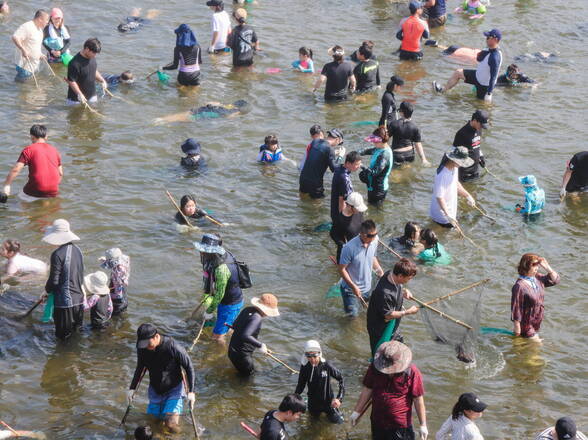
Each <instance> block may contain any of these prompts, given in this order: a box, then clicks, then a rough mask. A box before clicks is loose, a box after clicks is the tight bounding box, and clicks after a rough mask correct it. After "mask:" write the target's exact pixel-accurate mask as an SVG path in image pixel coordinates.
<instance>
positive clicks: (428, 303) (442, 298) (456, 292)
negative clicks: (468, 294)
mask: <svg viewBox="0 0 588 440" xmlns="http://www.w3.org/2000/svg"><path fill="white" fill-rule="evenodd" d="M488 281H490V278H486V279H484V280H481V281H478V282H476V283H472V284H470V285H469V286H466V287H462V288H461V289H458V290H455V291H453V292H451V293H448V294H447V295H443V296H440V297H438V298H435V299H432V300H431V301H427V302H426V303H425V304H426V305H428V306H430V305H431V304H435V303H437V302H439V301H442V300H444V299H447V298H450V297H452V296H454V295H458V294H460V293H463V292H465V291H466V290H469V289H473V288H474V287H478V286H479V285H481V284H485V283H487V282H488Z"/></svg>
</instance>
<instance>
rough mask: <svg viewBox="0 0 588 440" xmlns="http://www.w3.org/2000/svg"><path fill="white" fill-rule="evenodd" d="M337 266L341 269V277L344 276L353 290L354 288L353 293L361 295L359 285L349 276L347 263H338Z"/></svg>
mask: <svg viewBox="0 0 588 440" xmlns="http://www.w3.org/2000/svg"><path fill="white" fill-rule="evenodd" d="M337 268H338V269H339V274H340V275H341V278H343V280H344V281H345V282H346V283H347V285H348V286H349V287H351V290H353V293H354V294H355V295H356V296H361V291H360V290H359V287H357V285H356V284H355V283H354V282H353V280H352V279H351V277H350V276H349V272H347V264H338V265H337Z"/></svg>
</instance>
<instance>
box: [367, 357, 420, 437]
mask: <svg viewBox="0 0 588 440" xmlns="http://www.w3.org/2000/svg"><path fill="white" fill-rule="evenodd" d="M363 384H364V386H366V387H367V388H370V389H371V390H372V416H371V419H372V423H373V424H374V425H376V426H378V427H379V428H382V429H397V428H408V427H409V426H412V402H413V399H414V398H415V397H419V396H422V395H423V394H425V388H424V387H423V378H422V376H421V372H420V371H419V369H418V368H417V367H416V365H412V364H411V366H410V367H409V368H408V369H407V370H406V371H405V372H402V373H398V374H392V375H390V374H383V373H380V372H379V371H378V370H376V369H375V368H374V365H373V364H371V365H370V367H369V368H368V370H367V373H366V374H365V377H364V378H363Z"/></svg>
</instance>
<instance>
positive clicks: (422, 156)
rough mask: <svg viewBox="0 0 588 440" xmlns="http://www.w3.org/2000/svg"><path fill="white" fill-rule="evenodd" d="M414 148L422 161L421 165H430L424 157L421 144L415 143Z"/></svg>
mask: <svg viewBox="0 0 588 440" xmlns="http://www.w3.org/2000/svg"><path fill="white" fill-rule="evenodd" d="M414 147H415V148H416V150H417V153H418V155H419V157H420V158H421V160H422V161H423V164H425V165H427V164H428V165H430V162H429V161H428V160H427V158H426V157H425V150H423V144H422V143H421V142H415V144H414Z"/></svg>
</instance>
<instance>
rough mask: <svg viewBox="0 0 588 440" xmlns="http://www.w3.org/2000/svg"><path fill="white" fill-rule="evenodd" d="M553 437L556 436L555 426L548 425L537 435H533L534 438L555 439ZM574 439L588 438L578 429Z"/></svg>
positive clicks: (540, 439) (542, 439)
mask: <svg viewBox="0 0 588 440" xmlns="http://www.w3.org/2000/svg"><path fill="white" fill-rule="evenodd" d="M555 438H556V437H555V428H553V427H551V426H550V427H549V428H547V429H545V430H544V431H542V432H541V433H540V434H539V435H537V437H535V440H555ZM576 440H588V439H587V438H586V436H585V435H584V434H582V433H581V432H580V431H577V432H576Z"/></svg>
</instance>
